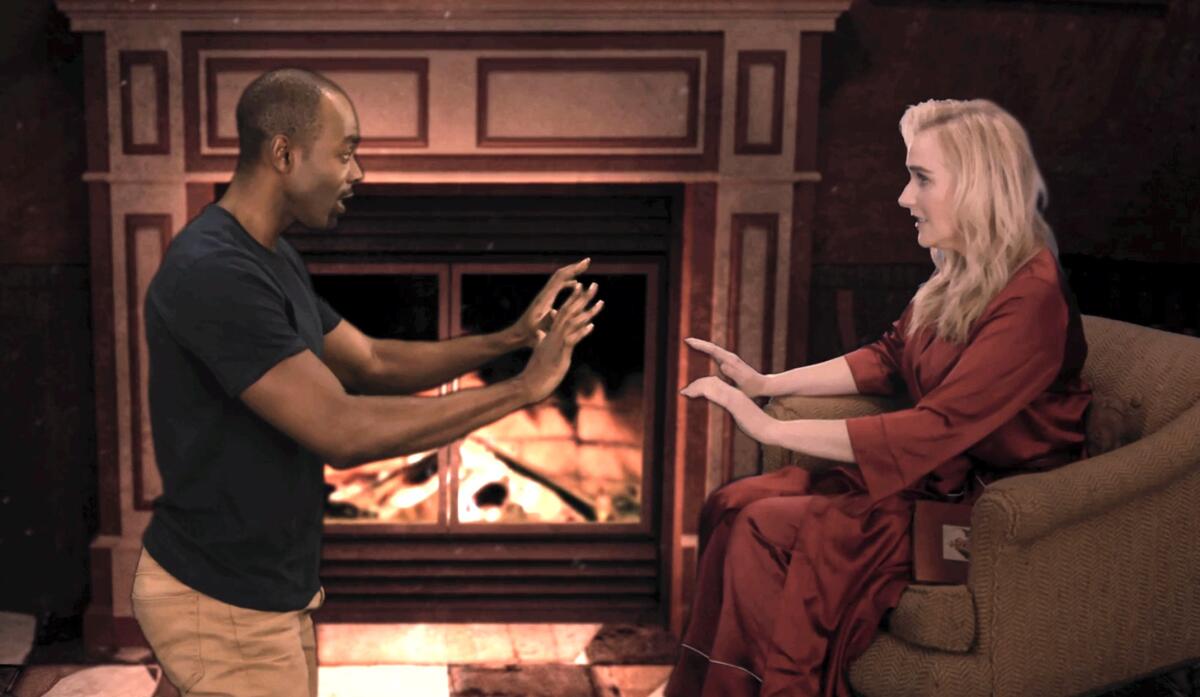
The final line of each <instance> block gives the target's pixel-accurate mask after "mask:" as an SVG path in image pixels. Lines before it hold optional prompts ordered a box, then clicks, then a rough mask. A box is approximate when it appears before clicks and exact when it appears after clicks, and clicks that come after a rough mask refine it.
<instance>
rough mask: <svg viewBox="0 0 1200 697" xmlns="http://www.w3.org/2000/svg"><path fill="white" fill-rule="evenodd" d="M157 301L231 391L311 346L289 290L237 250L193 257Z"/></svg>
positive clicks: (182, 339) (171, 325)
mask: <svg viewBox="0 0 1200 697" xmlns="http://www.w3.org/2000/svg"><path fill="white" fill-rule="evenodd" d="M156 302H158V307H157V309H158V311H159V313H160V315H161V316H162V317H163V320H164V323H165V324H166V326H167V329H168V330H169V331H170V332H171V334H172V335H173V336H174V337H175V338H176V340H177V341H179V343H180V344H182V345H183V347H184V348H185V349H187V350H188V351H189V352H190V353H192V354H193V355H194V356H196V358H198V359H199V360H200V362H201V363H203V364H204V365H205V366H206V367H207V368H208V369H209V370H210V371H212V374H213V376H214V377H216V379H217V381H218V382H219V383H220V384H221V387H222V388H224V390H225V392H226V393H227V394H228V395H230V396H231V397H236V396H238V395H240V394H241V393H242V391H244V390H245V389H246V388H247V387H249V386H250V385H252V384H254V383H255V382H256V381H257V380H258V379H259V378H260V377H262V376H263V374H264V373H266V372H267V371H268V370H270V369H271V368H272V367H274V366H275V365H276V364H277V363H279V362H280V361H282V360H283V359H285V358H288V357H290V356H293V355H295V354H297V353H300V352H301V351H303V350H305V349H306V348H307V345H306V344H305V343H304V340H303V339H302V338H301V337H300V334H299V333H298V332H297V331H296V328H295V326H294V322H293V321H292V320H291V319H290V317H291V314H290V313H291V310H290V307H289V304H288V301H287V298H286V297H284V294H283V292H282V291H281V290H280V289H279V288H278V287H277V286H276V285H275V284H274V283H272V282H271V281H269V280H268V279H267V277H266V275H265V274H264V272H263V271H262V270H261V269H259V268H258V267H256V266H255V264H254V262H252V261H250V260H247V259H245V258H243V257H241V256H238V255H236V254H224V253H219V254H212V255H209V256H206V257H203V258H201V259H199V260H197V261H195V262H193V263H192V264H191V265H190V266H189V267H187V268H186V269H184V270H183V271H182V272H181V275H180V277H179V278H178V279H177V281H176V283H175V285H174V288H173V291H172V292H171V293H169V294H168V295H167V296H165V297H163V298H161V299H158V300H157V301H156Z"/></svg>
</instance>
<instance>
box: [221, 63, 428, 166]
mask: <svg viewBox="0 0 1200 697" xmlns="http://www.w3.org/2000/svg"><path fill="white" fill-rule="evenodd" d="M280 67H295V68H303V69H305V70H312V71H314V72H318V73H321V74H322V75H324V76H325V77H328V78H329V79H330V80H333V81H334V82H335V83H337V84H338V86H339V87H341V88H342V89H343V90H345V92H346V94H347V95H349V97H350V100H351V101H352V102H353V103H354V105H355V111H356V112H357V113H358V118H359V131H360V132H361V133H362V142H361V144H360V149H365V150H370V149H372V148H423V147H425V146H426V145H428V143H429V61H428V60H426V59H425V58H392V57H369V58H368V57H364V58H332V57H310V56H303V57H265V56H262V57H260V56H252V57H238V58H208V59H207V60H205V61H204V73H205V77H204V81H205V88H206V89H205V99H204V112H205V123H206V125H207V131H206V134H205V135H206V138H205V146H206V147H205V150H206V151H218V150H221V149H225V150H231V151H232V152H234V153H236V152H237V144H238V141H237V120H236V117H235V114H236V107H237V101H238V98H239V97H240V96H241V94H242V91H243V90H244V89H245V88H246V86H247V85H249V84H250V83H251V82H252V81H253V80H254V79H255V78H256V77H258V76H259V75H261V74H263V73H265V72H267V71H268V70H273V69H275V68H280Z"/></svg>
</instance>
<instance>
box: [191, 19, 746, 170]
mask: <svg viewBox="0 0 1200 697" xmlns="http://www.w3.org/2000/svg"><path fill="white" fill-rule="evenodd" d="M182 46H183V58H182V60H183V83H184V85H183V90H184V94H183V103H184V145H185V156H186V166H187V169H188V170H189V171H193V172H194V171H224V172H229V171H232V170H233V169H234V166H235V164H236V159H237V156H236V150H235V149H234V147H233V146H234V145H235V143H234V142H232V141H231V140H230V136H231V126H230V125H229V123H230V122H228V118H229V117H228V116H223V117H219V118H218V116H216V115H215V114H217V110H219V109H232V108H233V107H234V104H221V103H219V104H218V105H217V106H216V107H212V106H211V105H209V104H206V102H207V101H209V99H208V97H207V94H208V93H210V92H212V93H213V94H218V93H219V84H218V85H210V84H209V83H210V81H211V78H210V77H209V76H208V75H206V74H205V71H206V69H207V67H208V65H207V64H209V63H212V62H213V61H227V60H250V59H253V60H268V58H267V56H266V55H258V56H254V55H245V56H241V57H234V56H229V55H227V54H231V53H244V54H255V53H259V54H266V53H268V52H271V53H273V54H277V53H279V52H283V51H287V52H294V53H296V54H299V55H301V56H303V58H298V59H291V58H289V59H288V60H289V63H290V64H298V63H297V61H303V60H310V59H311V60H313V61H330V60H349V59H346V58H345V57H344V53H345V52H347V51H355V52H361V53H384V52H393V53H395V52H401V51H403V52H408V53H415V52H421V53H424V54H425V56H426V57H428V56H433V55H434V54H435V53H436V52H447V51H453V52H458V53H471V52H477V53H483V52H488V53H489V54H494V53H503V52H514V53H515V52H520V53H521V54H523V56H524V57H529V54H535V56H534V57H536V58H538V59H540V58H541V56H538V55H536V54H539V53H544V54H545V55H546V57H549V53H550V52H554V55H555V56H556V57H559V58H562V55H561V54H562V53H563V52H569V51H580V52H587V53H588V54H589V55H592V56H594V54H595V53H596V52H598V51H605V52H612V53H618V54H621V55H622V56H625V55H627V54H632V55H630V58H636V59H639V60H641V59H642V58H646V59H649V58H651V57H650V56H637V55H636V53H637V52H638V51H646V50H647V49H648V48H652V49H653V50H654V53H655V59H659V58H662V57H663V56H662V54H663V53H664V52H670V53H674V54H677V55H676V57H677V58H680V57H681V58H685V59H687V60H689V61H693V62H697V63H698V64H699V65H700V66H701V67H700V68H699V73H700V74H698V75H697V77H696V79H697V82H698V86H696V87H695V88H689V95H688V96H689V98H691V97H692V95H698V96H697V97H696V98H697V99H698V103H697V104H696V108H695V114H694V115H693V114H692V112H691V111H689V112H688V116H687V119H693V118H694V120H695V123H694V125H693V124H692V123H691V121H688V126H687V127H686V128H685V129H684V131H683V132H684V135H685V136H688V135H689V134H691V136H690V137H689V138H687V139H686V140H687V143H689V145H684V146H683V148H687V149H682V151H680V149H675V151H672V150H671V149H667V148H676V145H675V143H676V142H678V143H683V142H684V138H682V137H678V138H677V136H676V135H674V134H672V135H670V136H669V137H670V138H671V144H668V145H662V144H657V145H656V144H653V143H648V142H647V141H646V140H644V138H652V137H655V136H654V134H650V135H646V134H644V133H643V134H641V135H638V134H636V133H635V135H634V136H633V137H634V138H642V139H643V140H637V141H635V142H634V143H633V145H632V147H647V152H644V153H643V152H629V147H625V148H623V149H622V148H621V147H620V146H621V143H622V142H623V141H621V140H617V141H610V142H606V143H598V144H597V143H591V144H590V145H584V146H583V147H587V148H589V149H592V150H595V152H594V154H593V153H579V152H572V153H545V152H529V153H522V152H518V153H512V154H509V153H505V154H499V153H494V152H479V153H472V152H467V153H462V152H450V151H447V152H440V153H438V152H428V151H425V152H409V153H406V152H388V151H387V150H386V149H385V148H390V147H413V148H416V147H423V146H424V145H426V143H425V142H419V143H418V142H416V141H415V140H414V141H413V142H411V143H392V144H391V145H390V146H389V145H388V144H387V143H383V142H375V143H371V142H369V141H370V139H371V138H374V137H375V136H373V134H372V133H371V132H369V130H368V127H367V124H366V123H364V124H363V135H364V137H365V138H366V139H367V141H365V142H364V147H363V149H362V151H361V152H360V156H359V161H360V162H361V163H362V165H363V167H364V168H365V169H366V170H368V171H371V170H375V171H380V170H386V171H393V172H408V171H435V172H443V171H444V172H450V171H481V172H489V171H490V172H499V171H505V172H546V171H597V172H603V171H679V172H696V171H715V170H716V169H717V162H718V157H719V153H718V143H719V138H720V133H719V130H720V129H719V124H720V119H721V102H722V96H721V95H722V86H721V76H722V74H723V70H724V68H723V61H724V38H723V36H722V34H721V33H720V32H704V33H697V32H595V33H562V34H554V33H533V32H486V33H484V32H439V33H382V32H380V33H358V32H354V33H351V32H345V33H343V32H336V33H326V34H304V35H300V34H289V33H282V32H280V33H271V32H236V33H220V32H216V33H214V32H184V33H183V36H182ZM335 51H336V52H339V54H340V56H341V57H335V56H329V55H321V52H335ZM217 52H220V55H218V54H217ZM489 57H492V56H489ZM495 57H504V56H503V55H501V56H495ZM376 58H377V57H376ZM567 58H571V57H570V56H567ZM580 58H583V56H581V57H580ZM425 59H426V58H414V59H413V60H425ZM269 60H271V61H279V60H280V59H279V58H277V57H276V58H270V59H269ZM353 60H355V61H358V63H357V64H358V65H361V60H364V59H353ZM386 60H392V59H390V58H386ZM221 66H222V64H221V63H217V67H218V70H216V71H215V74H218V75H219V74H220V72H221V71H220V69H219V68H220V67H221ZM302 67H303V65H302ZM325 70H326V71H328V70H329V68H328V67H326V69H325ZM360 74H367V73H360ZM370 74H372V75H375V76H376V77H377V76H378V73H370ZM672 74H674V73H672ZM437 79H438V77H437V75H436V74H432V75H430V76H429V77H428V81H431V82H433V83H436V81H437ZM689 79H690V78H689ZM233 84H234V83H232V82H229V81H227V82H226V86H225V89H226V90H227V91H229V90H232V89H234V88H233V86H232V85H233ZM430 89H435V90H436V89H437V85H436V84H434V85H433V86H432V87H431V88H430ZM352 98H353V96H352ZM356 101H357V100H356ZM218 102H220V99H218ZM359 111H360V117H361V114H362V112H363V111H364V110H363V109H361V108H360V110H359ZM469 113H474V111H473V110H468V114H469ZM222 118H223V119H225V120H226V121H225V123H224V125H222V122H221V120H220V119H222ZM433 118H438V117H437V115H433ZM468 118H470V117H469V116H468ZM476 121H478V114H476ZM437 123H438V125H439V127H441V128H446V127H450V128H455V127H462V128H467V129H472V128H477V127H478V125H477V123H463V124H461V125H460V126H459V125H455V124H447V123H446V122H443V121H438V122H437ZM422 132H423V133H425V131H422ZM468 132H469V131H468ZM534 135H535V136H536V137H538V138H541V137H542V136H544V135H545V133H544V132H543V134H541V135H538V134H536V133H535V134H534ZM549 137H551V138H554V137H556V136H554V135H553V132H551V135H550V136H549ZM601 137H605V136H604V135H601ZM608 137H614V138H625V137H626V136H623V135H620V134H618V135H616V136H612V135H611V134H610V135H609V136H608ZM566 140H569V141H571V143H572V144H573V145H576V146H578V145H579V142H577V141H575V139H573V138H567V139H566ZM505 145H506V146H507V145H508V144H505ZM214 146H216V147H215V148H214ZM430 146H431V149H435V148H436V147H437V145H436V143H433V144H430ZM372 147H375V148H376V150H375V151H372V149H371V148H372ZM527 147H529V148H533V149H537V148H549V147H559V148H561V147H562V143H561V142H560V143H553V142H549V143H548V142H545V141H544V140H539V141H538V142H536V143H533V144H528V145H527ZM604 148H610V149H613V150H614V152H603V149H604Z"/></svg>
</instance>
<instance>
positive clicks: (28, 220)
mask: <svg viewBox="0 0 1200 697" xmlns="http://www.w3.org/2000/svg"><path fill="white" fill-rule="evenodd" d="M82 75H83V72H82V66H81V61H80V43H79V41H78V39H77V37H75V36H73V35H72V34H71V33H70V32H69V31H68V27H67V23H66V20H65V18H63V17H62V16H61V15H60V14H58V13H57V12H56V11H55V10H54V9H53V8H52V6H51V4H50V2H49V0H40V1H38V0H26V1H23V2H15V3H0V133H3V136H2V137H0V375H2V376H3V393H2V395H3V396H2V398H0V444H3V451H2V454H0V458H2V460H3V463H2V464H0V564H3V566H4V571H3V572H0V579H2V580H0V609H6V610H19V611H25V612H35V613H38V614H40V615H42V616H43V618H46V617H70V616H74V615H76V614H78V613H79V612H81V611H82V609H83V605H84V602H85V600H86V595H87V579H88V573H87V547H88V542H89V541H90V539H91V536H92V534H93V533H94V532H95V530H96V517H95V501H96V493H95V492H96V472H95V426H94V408H93V404H94V402H93V392H92V380H93V372H92V343H91V342H92V332H91V300H90V291H89V285H88V284H89V274H88V265H87V264H88V242H87V241H88V234H87V231H88V227H87V202H86V191H85V188H84V185H83V182H82V181H81V176H82V174H83V161H84V157H83V154H84V150H83V146H84V138H83V113H82V93H83V90H82Z"/></svg>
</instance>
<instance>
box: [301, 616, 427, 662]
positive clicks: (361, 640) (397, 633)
mask: <svg viewBox="0 0 1200 697" xmlns="http://www.w3.org/2000/svg"><path fill="white" fill-rule="evenodd" d="M446 626H447V625H440V624H342V623H321V624H318V625H317V662H318V663H320V664H321V665H329V666H334V665H374V664H378V663H390V664H432V665H444V664H446V663H447V662H448V657H447V651H446Z"/></svg>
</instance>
